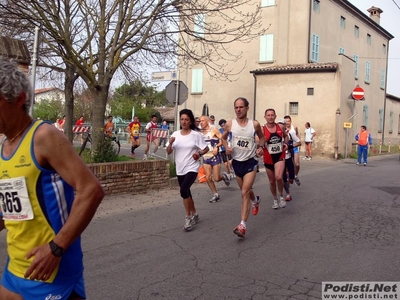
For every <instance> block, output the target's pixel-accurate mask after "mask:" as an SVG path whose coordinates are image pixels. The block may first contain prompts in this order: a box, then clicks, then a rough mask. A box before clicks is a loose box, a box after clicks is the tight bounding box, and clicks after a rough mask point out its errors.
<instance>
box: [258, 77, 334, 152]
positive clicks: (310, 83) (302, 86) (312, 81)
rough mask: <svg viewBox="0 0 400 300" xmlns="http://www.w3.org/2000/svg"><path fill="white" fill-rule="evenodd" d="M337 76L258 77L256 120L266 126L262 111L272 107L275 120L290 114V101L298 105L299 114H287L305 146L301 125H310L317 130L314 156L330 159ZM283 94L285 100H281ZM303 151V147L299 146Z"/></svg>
mask: <svg viewBox="0 0 400 300" xmlns="http://www.w3.org/2000/svg"><path fill="white" fill-rule="evenodd" d="M338 80H339V78H338V76H337V74H336V73H334V72H331V73H319V74H318V76H315V73H294V74H290V75H288V74H268V75H259V76H257V108H258V109H257V112H256V119H257V120H259V121H260V122H261V124H265V122H266V121H265V119H264V112H265V110H266V109H267V108H273V109H275V111H276V114H277V120H278V119H279V118H283V117H284V116H285V115H286V114H290V113H289V102H298V104H299V105H298V115H294V114H290V115H291V118H292V124H293V125H295V126H297V127H298V129H299V133H300V135H301V136H300V138H301V139H302V142H303V143H304V130H305V127H304V124H305V123H306V122H310V124H311V127H313V128H314V129H315V130H316V131H317V137H316V138H315V142H314V145H313V151H314V152H315V154H319V155H326V156H329V157H331V156H333V153H334V143H335V134H336V132H335V130H334V128H336V127H335V126H336V109H337V105H332V103H335V102H337V99H338V97H339V95H338V94H337V93H336V91H337V89H336V86H337V84H338V83H337V81H338ZM309 87H314V95H307V88H309ZM282 94H284V95H285V97H284V98H283V97H282ZM302 150H304V147H302Z"/></svg>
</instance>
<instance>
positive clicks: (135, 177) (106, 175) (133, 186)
mask: <svg viewBox="0 0 400 300" xmlns="http://www.w3.org/2000/svg"><path fill="white" fill-rule="evenodd" d="M88 167H89V168H90V170H91V171H92V172H93V173H94V174H95V176H96V177H97V179H98V180H99V181H100V183H101V185H102V186H103V188H104V191H105V193H106V194H107V195H110V194H119V193H132V194H140V193H145V192H146V191H149V190H153V189H162V188H166V187H169V186H170V180H169V177H170V174H169V172H170V162H169V161H168V160H147V161H127V162H112V163H97V164H89V165H88Z"/></svg>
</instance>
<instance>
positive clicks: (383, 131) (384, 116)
mask: <svg viewBox="0 0 400 300" xmlns="http://www.w3.org/2000/svg"><path fill="white" fill-rule="evenodd" d="M387 44H388V46H387V52H386V53H387V54H386V72H385V93H384V97H385V98H384V100H383V125H382V145H384V144H385V123H386V91H387V82H388V81H387V74H388V67H389V44H390V42H389V40H388V43H387Z"/></svg>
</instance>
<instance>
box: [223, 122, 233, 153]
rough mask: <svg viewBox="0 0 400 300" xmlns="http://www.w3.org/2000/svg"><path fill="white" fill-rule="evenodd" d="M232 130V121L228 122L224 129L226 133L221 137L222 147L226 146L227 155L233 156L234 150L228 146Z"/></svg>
mask: <svg viewBox="0 0 400 300" xmlns="http://www.w3.org/2000/svg"><path fill="white" fill-rule="evenodd" d="M231 128H232V121H231V120H230V121H228V122H226V124H225V127H224V133H223V134H222V135H221V142H222V146H224V148H225V151H226V154H232V148H230V147H229V146H228V136H229V133H230V132H231Z"/></svg>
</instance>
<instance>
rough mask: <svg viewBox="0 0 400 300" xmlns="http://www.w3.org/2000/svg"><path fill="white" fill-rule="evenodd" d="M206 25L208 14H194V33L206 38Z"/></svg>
mask: <svg viewBox="0 0 400 300" xmlns="http://www.w3.org/2000/svg"><path fill="white" fill-rule="evenodd" d="M205 25H206V16H205V15H204V14H198V15H195V16H194V35H195V36H196V37H198V38H204V29H205Z"/></svg>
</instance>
